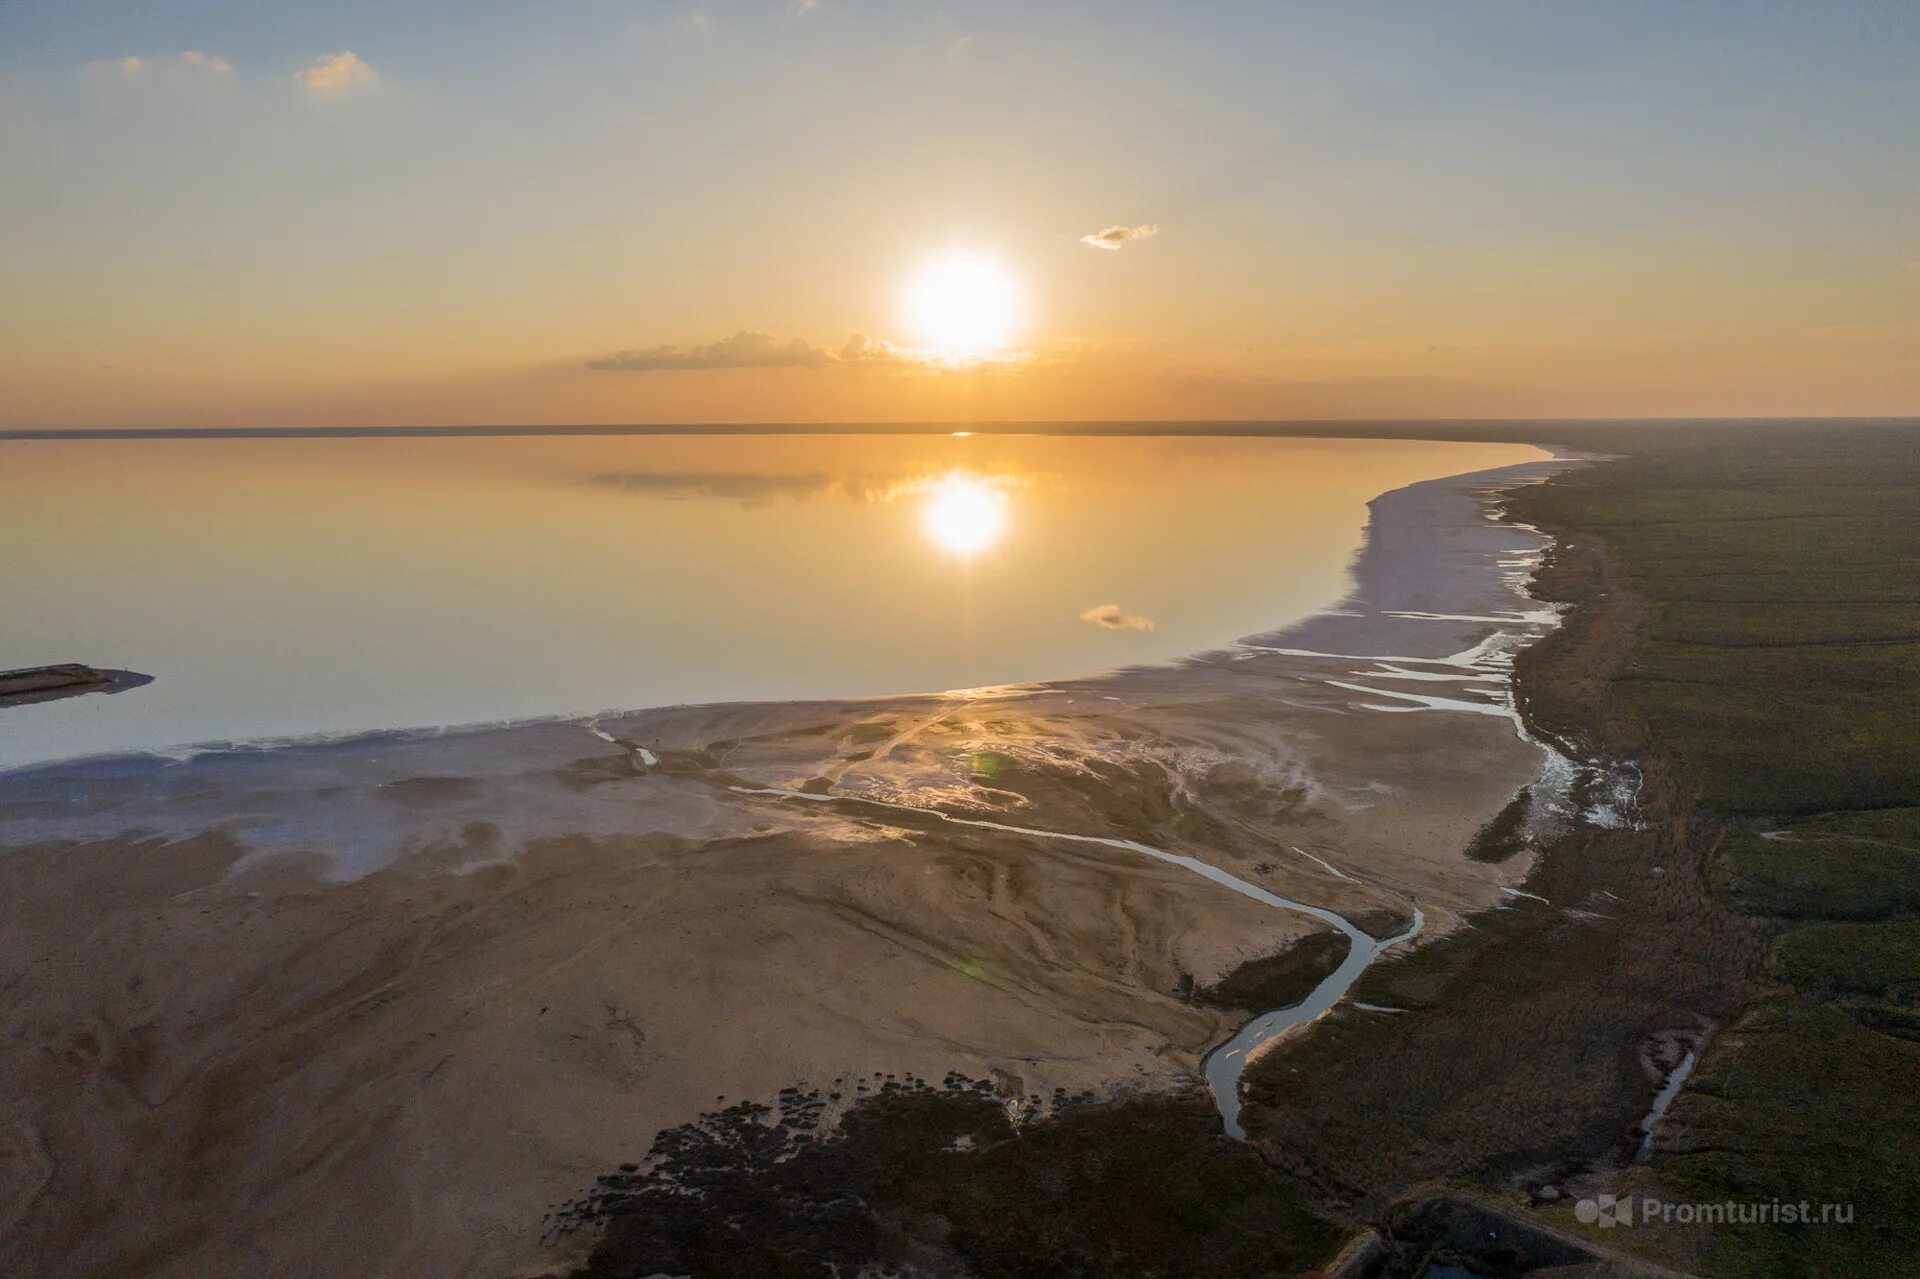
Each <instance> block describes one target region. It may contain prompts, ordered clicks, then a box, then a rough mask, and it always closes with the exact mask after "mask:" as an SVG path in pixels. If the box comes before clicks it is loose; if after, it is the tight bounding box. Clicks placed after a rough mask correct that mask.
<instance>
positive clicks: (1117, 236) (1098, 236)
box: [1080, 222, 1160, 253]
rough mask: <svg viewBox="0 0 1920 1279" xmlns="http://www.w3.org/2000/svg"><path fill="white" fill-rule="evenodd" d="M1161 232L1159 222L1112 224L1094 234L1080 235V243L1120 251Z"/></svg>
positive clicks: (1113, 251) (1115, 251)
mask: <svg viewBox="0 0 1920 1279" xmlns="http://www.w3.org/2000/svg"><path fill="white" fill-rule="evenodd" d="M1159 234H1160V224H1159V223H1158V222H1142V223H1141V224H1140V225H1139V226H1110V227H1108V228H1107V229H1106V230H1104V231H1095V232H1094V233H1093V234H1092V235H1083V236H1081V237H1080V243H1082V244H1086V245H1091V246H1092V247H1093V248H1096V249H1106V250H1107V251H1109V252H1112V253H1118V252H1119V251H1120V250H1121V249H1124V248H1126V247H1127V246H1128V245H1129V244H1132V243H1133V242H1134V241H1135V240H1145V239H1149V238H1151V237H1153V236H1156V235H1159Z"/></svg>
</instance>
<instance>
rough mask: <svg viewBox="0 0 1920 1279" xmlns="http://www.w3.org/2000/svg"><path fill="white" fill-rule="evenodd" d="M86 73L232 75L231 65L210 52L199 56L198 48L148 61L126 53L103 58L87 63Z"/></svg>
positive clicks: (138, 76) (129, 76)
mask: <svg viewBox="0 0 1920 1279" xmlns="http://www.w3.org/2000/svg"><path fill="white" fill-rule="evenodd" d="M86 70H88V71H89V72H93V73H96V74H106V75H113V76H119V77H121V78H123V79H127V80H146V79H148V78H149V77H150V76H159V77H166V78H174V79H177V78H179V77H180V76H185V75H199V76H213V77H217V78H221V79H225V78H227V77H230V76H232V75H233V64H232V63H231V62H228V61H227V60H226V59H225V58H221V57H216V56H215V55H213V54H211V53H202V52H201V51H200V50H198V49H186V50H183V51H182V52H180V53H161V54H155V55H153V56H152V57H148V58H142V57H138V56H136V55H134V54H128V55H127V56H126V57H124V58H107V59H104V60H103V61H99V62H89V63H87V65H86Z"/></svg>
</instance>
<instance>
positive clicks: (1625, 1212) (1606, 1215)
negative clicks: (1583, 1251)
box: [1573, 1195, 1633, 1230]
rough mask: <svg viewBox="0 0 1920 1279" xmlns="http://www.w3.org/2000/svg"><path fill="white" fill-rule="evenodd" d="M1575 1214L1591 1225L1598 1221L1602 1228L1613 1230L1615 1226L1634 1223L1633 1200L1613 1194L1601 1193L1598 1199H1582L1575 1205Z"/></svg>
mask: <svg viewBox="0 0 1920 1279" xmlns="http://www.w3.org/2000/svg"><path fill="white" fill-rule="evenodd" d="M1573 1215H1574V1216H1575V1217H1577V1218H1579V1219H1580V1220H1581V1221H1582V1222H1584V1223H1586V1224H1587V1225H1589V1226H1591V1225H1592V1224H1594V1223H1595V1222H1596V1221H1597V1222H1599V1223H1600V1228H1601V1229H1602V1230H1611V1229H1612V1228H1613V1227H1615V1226H1631V1225H1632V1224H1633V1200H1632V1199H1620V1198H1617V1197H1615V1196H1613V1195H1601V1196H1600V1197H1599V1198H1598V1199H1582V1200H1581V1201H1580V1202H1579V1203H1577V1204H1575V1205H1574V1206H1573Z"/></svg>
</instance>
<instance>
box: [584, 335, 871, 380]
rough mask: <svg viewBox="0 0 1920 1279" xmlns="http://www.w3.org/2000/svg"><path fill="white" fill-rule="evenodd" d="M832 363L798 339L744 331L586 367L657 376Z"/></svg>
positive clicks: (820, 349)
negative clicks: (674, 372)
mask: <svg viewBox="0 0 1920 1279" xmlns="http://www.w3.org/2000/svg"><path fill="white" fill-rule="evenodd" d="M833 361H834V355H833V353H832V352H831V351H828V350H827V349H826V348H825V347H819V346H815V345H813V344H812V343H811V342H803V341H801V340H800V339H799V338H794V339H793V340H792V341H789V342H782V341H780V340H779V339H778V338H776V337H774V336H773V335H772V334H771V333H749V332H748V331H747V330H745V329H742V330H741V331H740V332H738V333H736V334H734V335H733V336H732V337H730V338H721V339H720V340H719V341H718V342H709V343H707V344H706V345H705V346H651V347H648V348H646V349H645V350H639V351H618V352H616V353H614V354H613V355H606V356H602V357H600V358H599V359H596V360H588V361H587V367H588V368H590V369H602V370H611V371H613V372H617V373H658V372H661V371H664V370H671V369H791V368H818V367H820V366H821V365H823V364H831V363H833Z"/></svg>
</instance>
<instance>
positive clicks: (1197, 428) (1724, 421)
mask: <svg viewBox="0 0 1920 1279" xmlns="http://www.w3.org/2000/svg"><path fill="white" fill-rule="evenodd" d="M1595 426H1616V427H1661V426H1837V427H1845V426H1882V427H1920V416H1901V415H1877V414H1876V415H1847V416H1805V417H1438V418H1164V419H1159V418H1140V419H1127V418H1121V419H1099V420H1088V421H1075V420H1059V419H1051V420H1048V419H1034V420H1030V421H994V422H978V421H969V420H966V419H948V420H935V419H922V420H918V421H856V422H635V423H615V424H606V423H572V424H563V425H557V426H537V425H530V424H517V425H516V424H509V425H477V424H476V425H464V426H445V425H440V426H405V425H395V426H235V427H220V426H140V427H17V428H0V440H162V439H377V438H380V437H392V438H395V439H431V438H461V437H469V438H485V437H489V436H493V437H501V438H513V437H522V438H526V437H535V436H542V435H552V436H594V435H604V436H620V435H629V436H648V435H943V434H956V433H962V432H964V433H967V434H973V435H1195V436H1206V435H1220V436H1235V435H1239V436H1258V435H1281V434H1295V435H1297V434H1306V433H1310V432H1313V431H1326V430H1333V431H1339V432H1343V433H1351V432H1354V431H1358V430H1368V431H1373V432H1379V431H1381V430H1412V429H1419V428H1427V429H1431V428H1435V427H1448V428H1455V429H1471V428H1498V429H1505V430H1511V429H1514V428H1534V429H1538V428H1542V427H1548V428H1551V427H1595Z"/></svg>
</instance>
